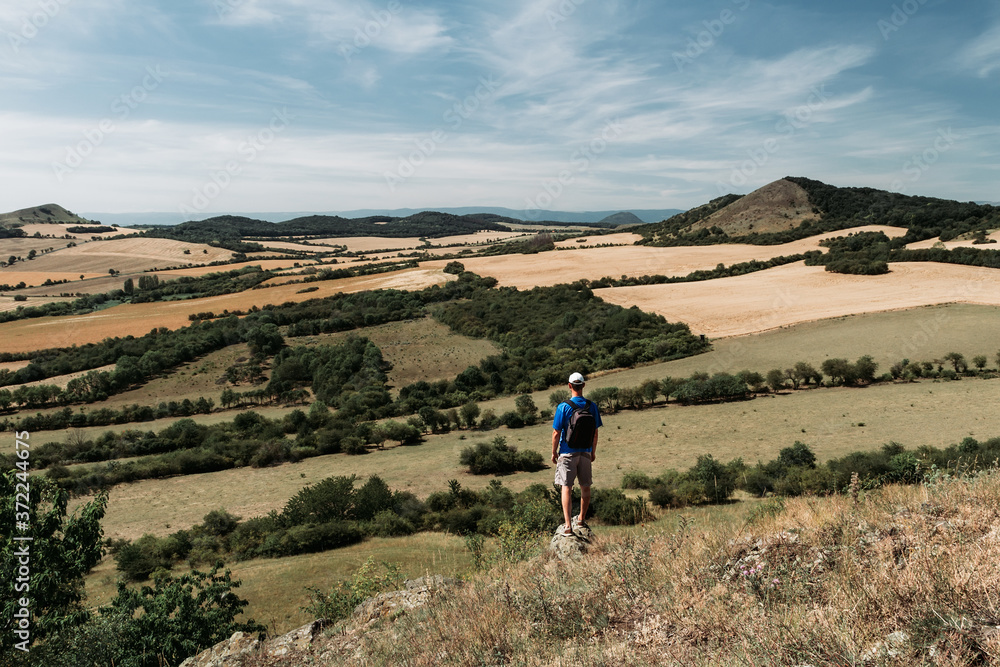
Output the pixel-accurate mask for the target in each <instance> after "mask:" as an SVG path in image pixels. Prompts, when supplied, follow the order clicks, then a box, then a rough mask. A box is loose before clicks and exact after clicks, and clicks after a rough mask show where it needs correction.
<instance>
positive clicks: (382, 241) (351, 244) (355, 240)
mask: <svg viewBox="0 0 1000 667" xmlns="http://www.w3.org/2000/svg"><path fill="white" fill-rule="evenodd" d="M521 236H524V232H493V231H487V232H477V233H475V234H460V235H457V236H443V237H441V238H433V239H427V241H428V242H429V243H430V244H431V245H432V246H446V245H455V244H459V245H468V246H475V245H482V244H486V243H496V242H497V241H506V240H508V239H513V238H518V237H521ZM309 242H310V243H314V244H320V243H322V244H324V245H331V246H347V249H348V250H350V251H351V252H372V251H373V250H413V249H414V248H419V247H421V246H423V245H424V242H423V241H421V240H420V239H419V238H416V237H409V238H385V237H381V236H340V237H331V238H323V239H309ZM458 250H460V248H452V252H455V251H458Z"/></svg>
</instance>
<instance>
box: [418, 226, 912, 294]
mask: <svg viewBox="0 0 1000 667" xmlns="http://www.w3.org/2000/svg"><path fill="white" fill-rule="evenodd" d="M849 231H851V232H858V231H883V232H885V233H886V234H887V235H888V236H891V237H896V236H902V235H903V234H905V233H906V230H905V229H901V228H898V227H885V226H880V225H869V226H866V227H858V228H856V229H852V230H849ZM845 234H847V232H846V231H839V232H830V233H828V234H820V235H817V236H811V237H809V238H806V239H802V240H800V241H794V242H792V243H785V244H783V245H776V246H754V245H743V244H725V245H712V246H680V247H675V248H654V247H646V246H625V247H616V248H591V249H588V250H580V249H573V250H559V251H556V252H547V253H542V254H537V255H499V256H496V257H468V258H463V259H462V260H461V261H462V263H463V264H464V265H465V268H466V269H467V270H469V271H472V272H474V273H478V274H479V275H482V276H493V277H494V278H496V279H497V280H499V281H500V284H501V285H510V286H513V287H518V288H521V289H527V288H531V287H535V286H545V285H555V284H558V283H568V282H573V281H574V280H580V279H588V280H596V279H598V278H603V277H605V276H613V277H616V278H617V277H619V276H623V275H625V276H643V275H656V274H659V275H665V276H685V275H687V274H689V273H691V272H692V271H698V270H702V269H714V268H715V267H716V265H718V264H720V263H722V264H726V265H727V266H728V265H731V264H738V263H740V262H749V261H750V260H752V259H757V260H767V259H771V258H772V257H778V256H780V255H794V254H797V253H802V252H807V251H809V250H824V251H825V249H824V248H820V247H819V245H818V244H819V242H820V241H822V240H823V239H828V238H833V237H836V236H844V235H845ZM595 238H601V237H595ZM445 263H446V262H445V261H444V260H432V261H428V262H424V263H423V266H427V267H440V268H443V267H444V265H445ZM821 270H822V269H821ZM713 284H714V283H713Z"/></svg>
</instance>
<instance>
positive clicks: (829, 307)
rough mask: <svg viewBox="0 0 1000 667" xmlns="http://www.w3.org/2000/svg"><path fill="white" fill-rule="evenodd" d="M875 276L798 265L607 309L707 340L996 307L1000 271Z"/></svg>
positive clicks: (647, 293) (605, 294)
mask: <svg viewBox="0 0 1000 667" xmlns="http://www.w3.org/2000/svg"><path fill="white" fill-rule="evenodd" d="M891 268H892V271H891V272H890V273H888V274H886V275H881V276H850V275H843V274H837V273H829V272H827V271H825V270H824V268H823V267H822V266H805V265H804V263H802V262H796V263H795V264H789V265H786V266H780V267H777V268H774V269H769V270H767V271H759V272H757V273H752V274H748V275H744V276H737V277H734V278H721V279H718V280H711V281H705V282H695V283H680V284H674V285H648V286H642V287H611V288H607V289H602V290H599V291H598V294H599V296H600V297H601V298H602V299H604V300H605V301H608V302H610V303H616V304H618V305H621V306H624V307H631V306H638V307H639V308H640V309H642V310H646V311H650V312H655V313H659V314H661V315H663V316H664V317H666V318H667V319H668V320H671V321H675V322H686V323H687V324H688V325H689V326H690V327H691V331H692V332H694V333H701V334H705V335H708V336H711V337H713V338H718V337H725V336H740V335H744V334H750V333H756V332H760V331H767V330H769V329H776V328H778V327H785V326H789V325H792V324H799V323H801V322H809V321H812V320H820V319H825V318H829V317H842V316H844V315H853V314H858V313H871V312H878V311H883V310H899V309H905V308H915V307H918V306H927V305H932V304H941V303H976V304H984V305H994V306H996V305H1000V271H998V270H996V269H985V268H980V267H971V266H959V265H955V264H937V263H933V262H899V263H894V264H892V265H891Z"/></svg>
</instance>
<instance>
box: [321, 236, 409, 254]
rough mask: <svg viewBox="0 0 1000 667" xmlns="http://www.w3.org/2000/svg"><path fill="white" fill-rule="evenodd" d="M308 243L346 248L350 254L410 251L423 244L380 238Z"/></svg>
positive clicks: (327, 240)
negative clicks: (377, 251)
mask: <svg viewBox="0 0 1000 667" xmlns="http://www.w3.org/2000/svg"><path fill="white" fill-rule="evenodd" d="M309 243H313V244H316V245H320V244H322V245H328V246H347V249H348V250H349V251H351V252H371V251H373V250H412V249H413V248H417V247H420V246H422V245H423V244H424V242H423V241H421V240H420V239H418V238H398V239H397V238H385V237H382V236H333V237H330V238H322V239H312V238H311V239H309Z"/></svg>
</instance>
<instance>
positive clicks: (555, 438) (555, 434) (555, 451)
mask: <svg viewBox="0 0 1000 667" xmlns="http://www.w3.org/2000/svg"><path fill="white" fill-rule="evenodd" d="M559 440H560V437H559V431H557V430H556V429H552V462H553V463H555V462H556V461H558V460H559Z"/></svg>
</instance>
